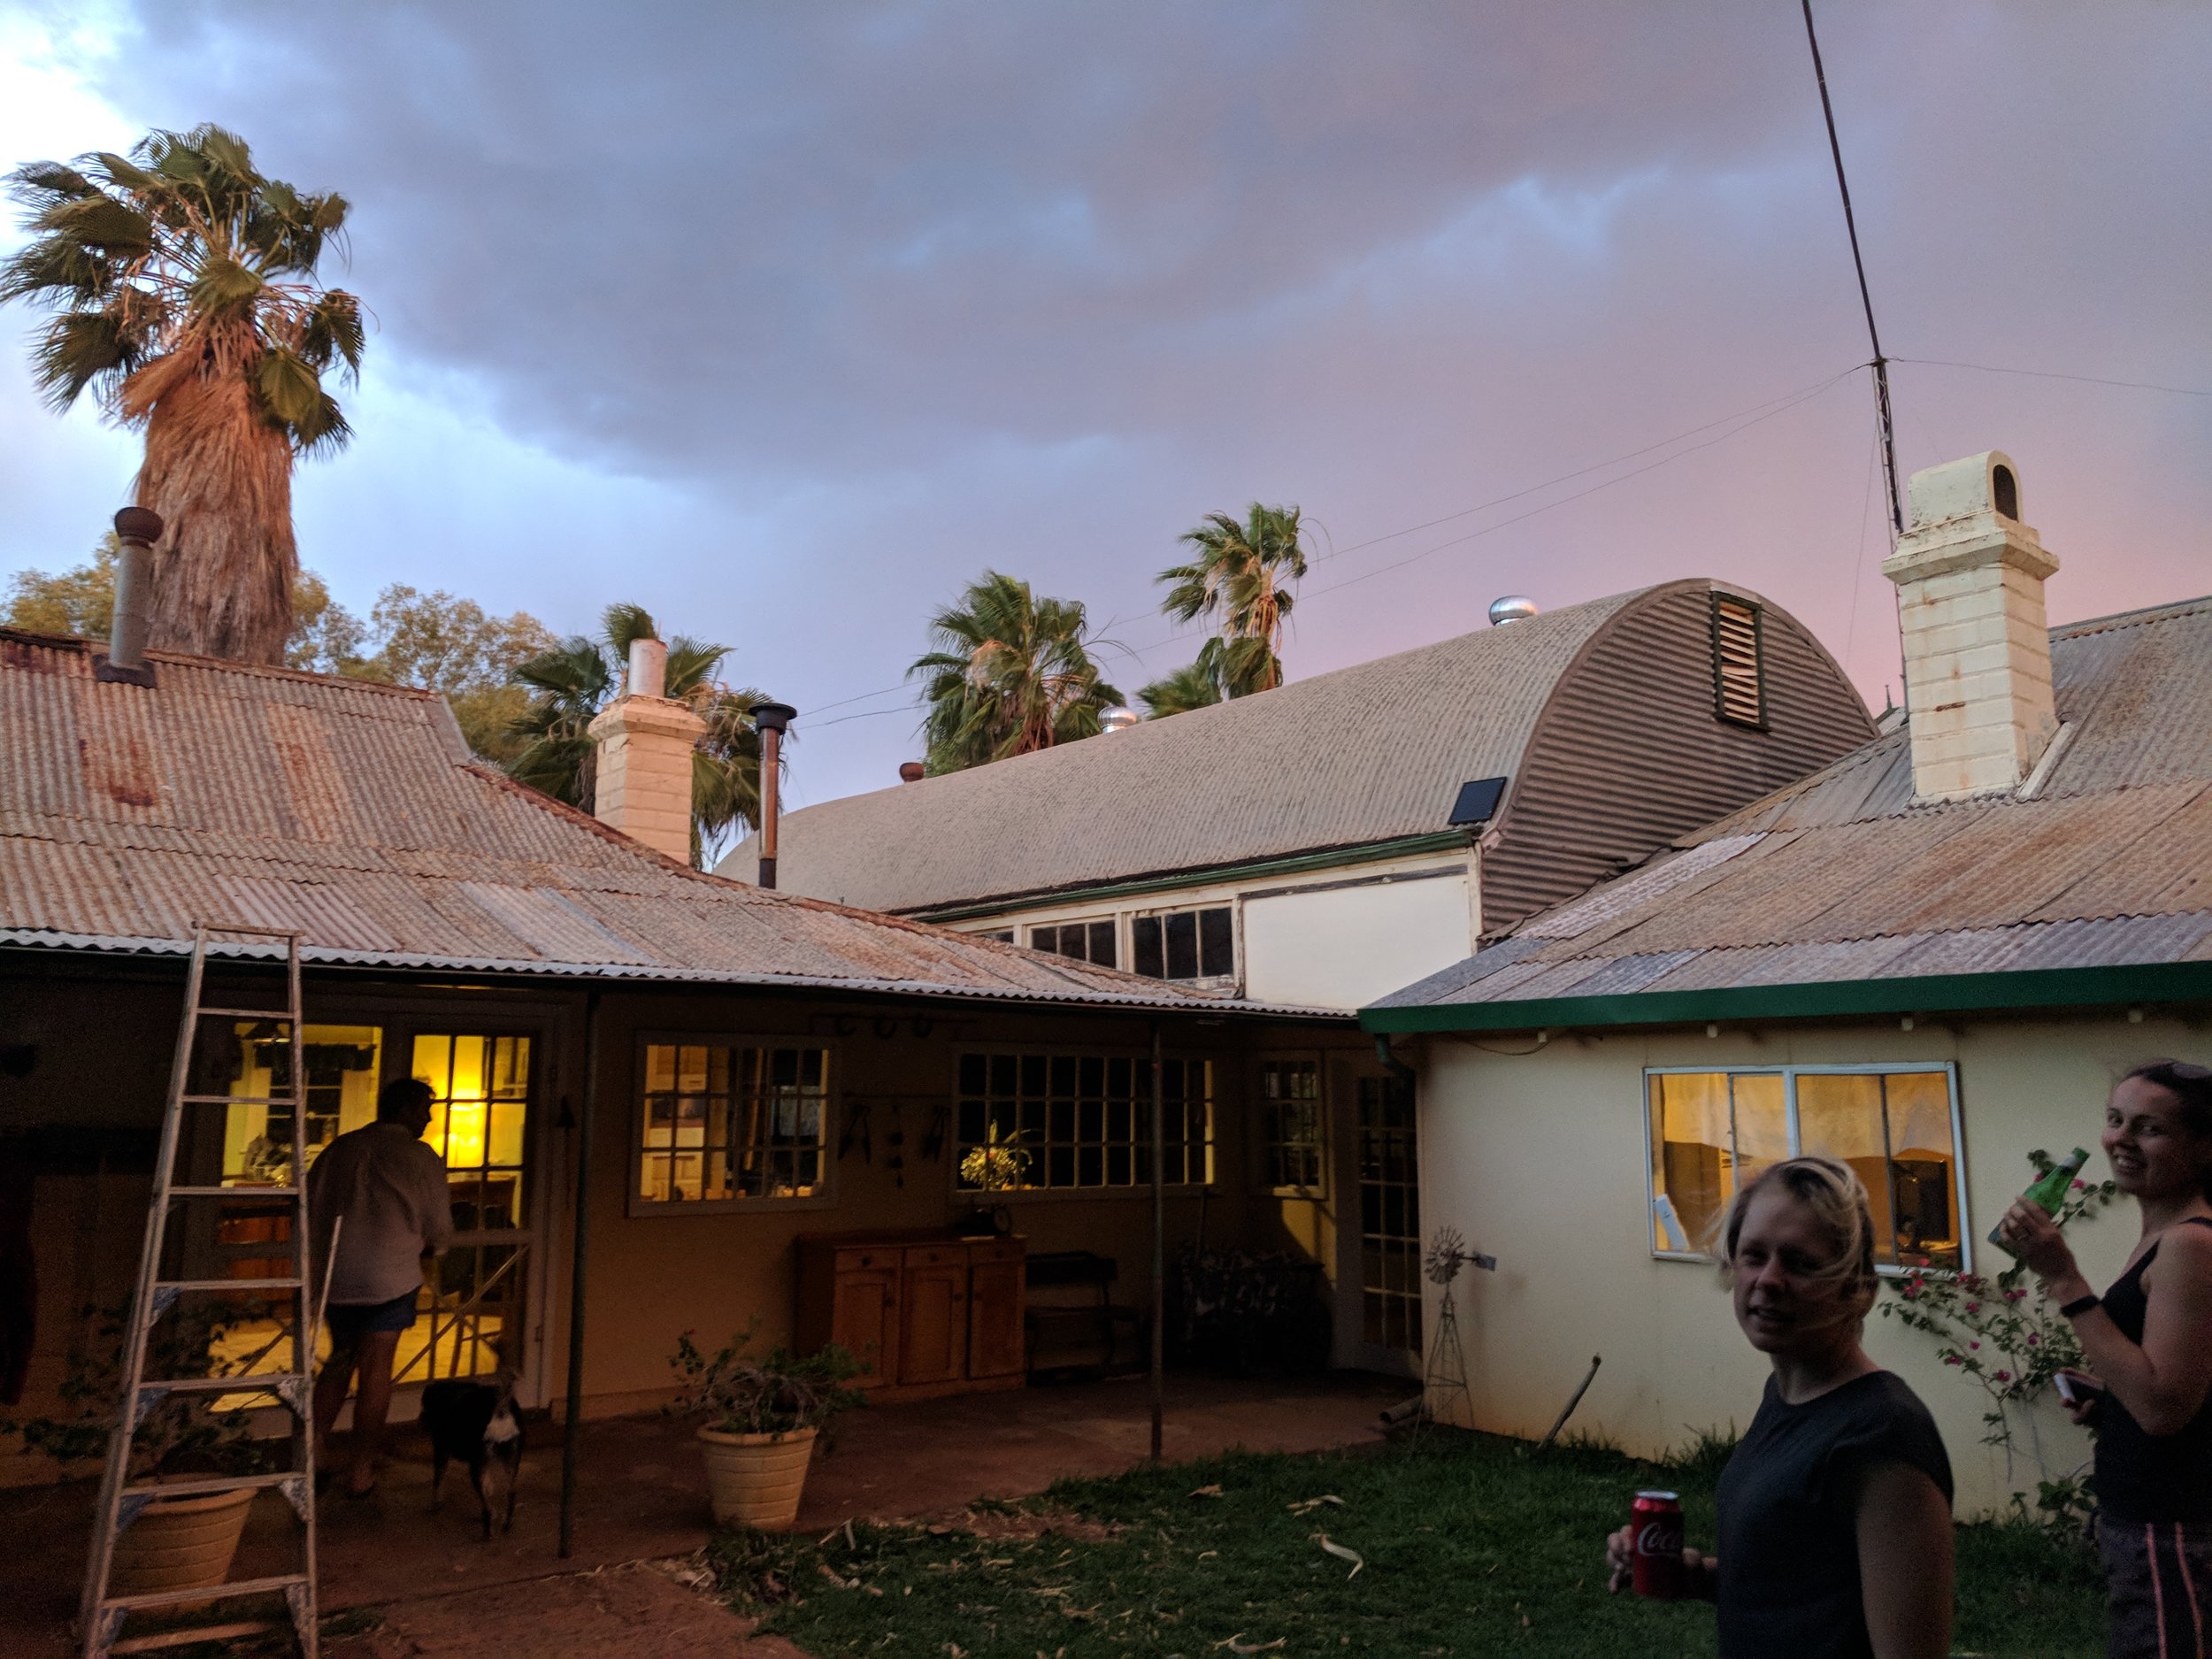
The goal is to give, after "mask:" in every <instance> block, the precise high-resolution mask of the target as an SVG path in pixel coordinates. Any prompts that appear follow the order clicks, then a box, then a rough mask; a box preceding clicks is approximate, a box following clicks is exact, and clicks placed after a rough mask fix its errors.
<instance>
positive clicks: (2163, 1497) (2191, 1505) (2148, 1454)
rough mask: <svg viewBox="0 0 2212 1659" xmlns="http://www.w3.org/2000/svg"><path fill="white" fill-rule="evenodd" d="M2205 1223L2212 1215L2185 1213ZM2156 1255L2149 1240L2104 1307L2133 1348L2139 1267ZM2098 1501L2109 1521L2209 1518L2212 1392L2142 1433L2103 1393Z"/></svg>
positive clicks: (2142, 1308) (2143, 1304)
mask: <svg viewBox="0 0 2212 1659" xmlns="http://www.w3.org/2000/svg"><path fill="white" fill-rule="evenodd" d="M2190 1222H2193V1223H2195V1224H2196V1225H2200V1226H2206V1227H2212V1217H2208V1216H2191V1217H2188V1218H2187V1221H2186V1222H2185V1223H2183V1225H2188V1223H2190ZM2157 1254H2158V1246H2157V1245H2156V1244H2153V1245H2152V1246H2151V1248H2149V1249H2147V1250H2146V1251H2144V1252H2143V1259H2142V1260H2141V1261H2139V1262H2138V1263H2136V1264H2135V1265H2134V1266H2133V1267H2131V1268H2130V1269H2128V1271H2126V1272H2124V1273H2123V1274H2121V1275H2120V1277H2119V1278H2118V1279H2115V1280H2113V1282H2112V1288H2111V1289H2110V1290H2108V1291H2107V1292H2105V1294H2104V1310H2105V1312H2106V1314H2107V1315H2108V1316H2109V1317H2110V1318H2111V1320H2112V1323H2113V1324H2114V1325H2117V1326H2119V1327H2120V1334H2121V1335H2123V1336H2124V1337H2126V1338H2127V1340H2129V1341H2131V1342H2133V1343H2135V1344H2137V1345H2138V1346H2140V1345H2141V1343H2142V1340H2143V1316H2144V1315H2145V1314H2146V1313H2147V1312H2148V1311H2149V1309H2150V1297H2149V1296H2148V1295H2147V1294H2145V1293H2144V1290H2143V1270H2144V1269H2145V1268H2147V1267H2148V1266H2149V1265H2150V1264H2151V1261H2152V1258H2153V1257H2154V1256H2157ZM2097 1506H2098V1508H2100V1509H2102V1510H2103V1511H2104V1512H2105V1514H2107V1515H2108V1516H2110V1517H2112V1518H2113V1519H2114V1520H2116V1521H2124V1522H2129V1523H2136V1524H2139V1523H2141V1522H2144V1521H2161V1522H2163V1521H2212V1399H2208V1400H2207V1401H2206V1402H2204V1404H2202V1405H2201V1406H2199V1407H2198V1408H2197V1415H2196V1416H2195V1417H2192V1418H2190V1419H2189V1421H2188V1423H2187V1425H2185V1426H2184V1427H2183V1428H2182V1430H2181V1431H2180V1432H2178V1433H2176V1434H2146V1433H2145V1432H2143V1425H2141V1424H2139V1423H2138V1422H2137V1421H2136V1420H2135V1419H2134V1418H2133V1417H2131V1416H2129V1415H2128V1409H2127V1408H2126V1407H2125V1406H2124V1405H2122V1404H2121V1403H2120V1401H2119V1397H2118V1396H2117V1395H2116V1394H2112V1393H2110V1392H2109V1391H2108V1392H2107V1393H2106V1394H2105V1396H2104V1403H2103V1407H2102V1409H2101V1410H2100V1412H2099V1414H2098V1423H2097Z"/></svg>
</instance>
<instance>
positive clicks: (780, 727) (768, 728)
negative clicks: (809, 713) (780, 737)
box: [745, 703, 799, 732]
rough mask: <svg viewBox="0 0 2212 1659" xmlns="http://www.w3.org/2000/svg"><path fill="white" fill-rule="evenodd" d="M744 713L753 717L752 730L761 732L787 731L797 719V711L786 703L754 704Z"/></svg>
mask: <svg viewBox="0 0 2212 1659" xmlns="http://www.w3.org/2000/svg"><path fill="white" fill-rule="evenodd" d="M745 712H746V713H748V714H749V715H751V716H752V717H753V727H754V729H755V730H756V731H761V732H782V731H787V730H788V729H789V728H790V726H791V723H792V721H794V720H795V719H797V718H799V711H798V710H796V709H795V708H793V707H792V706H791V705H790V704H789V703H755V704H754V705H753V706H752V707H751V708H749V709H748V710H745Z"/></svg>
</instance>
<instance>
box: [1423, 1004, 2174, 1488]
mask: <svg viewBox="0 0 2212 1659" xmlns="http://www.w3.org/2000/svg"><path fill="white" fill-rule="evenodd" d="M1480 1041H1481V1043H1482V1046H1481V1047H1477V1046H1475V1043H1474V1041H1472V1040H1467V1039H1459V1038H1454V1037H1439V1036H1431V1037H1426V1038H1424V1039H1421V1040H1420V1047H1419V1064H1420V1067H1421V1072H1422V1077H1421V1085H1420V1093H1419V1101H1420V1133H1421V1164H1422V1168H1421V1176H1422V1194H1421V1206H1422V1215H1423V1218H1424V1221H1425V1224H1426V1225H1427V1227H1428V1228H1429V1229H1430V1230H1431V1231H1433V1230H1434V1229H1435V1228H1436V1227H1438V1226H1440V1225H1445V1224H1451V1225H1456V1226H1458V1227H1460V1228H1461V1229H1463V1231H1464V1232H1465V1233H1466V1234H1467V1236H1468V1238H1469V1239H1470V1240H1471V1241H1472V1242H1473V1244H1474V1247H1475V1248H1478V1249H1481V1250H1486V1251H1490V1252H1493V1253H1494V1254H1495V1255H1496V1256H1497V1257H1498V1271H1497V1272H1496V1273H1495V1274H1488V1273H1479V1274H1473V1275H1471V1276H1469V1278H1467V1279H1462V1280H1461V1282H1460V1286H1459V1294H1460V1318H1461V1328H1462V1331H1463V1333H1464V1335H1465V1339H1466V1348H1467V1367H1468V1379H1469V1384H1470V1386H1471V1391H1472V1394H1473V1398H1474V1402H1475V1416H1476V1424H1477V1425H1478V1426H1479V1427H1482V1428H1486V1429H1491V1430H1495V1431H1499V1432H1505V1433H1509V1434H1517V1435H1525V1436H1536V1435H1540V1434H1541V1433H1542V1432H1544V1430H1545V1429H1546V1428H1547V1427H1548V1426H1549V1425H1550V1422H1551V1419H1552V1418H1553V1417H1555V1415H1556V1414H1557V1412H1558V1410H1559V1408H1560V1407H1561V1406H1562V1405H1563V1404H1564V1403H1565V1402H1566V1399H1567V1396H1568V1395H1569V1394H1571V1393H1572V1392H1573V1389H1574V1386H1575V1385H1576V1384H1577V1383H1578V1381H1580V1379H1581V1378H1582V1374H1583V1372H1584V1371H1585V1369H1586V1367H1587V1366H1588V1364H1589V1363H1590V1356H1592V1355H1593V1354H1601V1355H1602V1356H1604V1360H1605V1363H1604V1365H1603V1367H1602V1368H1601V1370H1600V1371H1599V1373H1598V1377H1597V1380H1596V1382H1595V1383H1594V1385H1593V1386H1592V1387H1591V1389H1590V1392H1589V1394H1588V1395H1587V1397H1586V1399H1585V1400H1584V1401H1583V1403H1582V1405H1581V1407H1580V1409H1578V1412H1577V1413H1576V1416H1575V1418H1574V1423H1573V1426H1574V1427H1575V1428H1578V1429H1580V1430H1583V1431H1586V1432H1594V1433H1604V1434H1608V1435H1610V1436H1612V1437H1613V1438H1615V1439H1616V1440H1618V1441H1619V1442H1620V1443H1621V1444H1622V1445H1623V1446H1624V1447H1625V1448H1628V1449H1630V1450H1632V1451H1635V1452H1640V1453H1652V1452H1657V1451H1660V1450H1663V1449H1664V1448H1667V1447H1669V1446H1673V1445H1678V1444H1680V1443H1681V1442H1682V1441H1683V1440H1686V1439H1687V1438H1688V1437H1689V1436H1690V1434H1691V1433H1693V1432H1695V1431H1697V1430H1700V1429H1705V1428H1710V1427H1719V1428H1722V1429H1726V1428H1727V1427H1728V1426H1729V1425H1731V1424H1732V1425H1734V1426H1735V1427H1736V1428H1738V1429H1743V1428H1746V1427H1747V1426H1748V1425H1749V1424H1750V1421H1751V1417H1752V1414H1753V1413H1754V1412H1755V1410H1756V1409H1758V1404H1759V1398H1760V1392H1761V1389H1762V1387H1763V1384H1764V1380H1765V1376H1766V1367H1765V1363H1764V1362H1763V1361H1762V1360H1761V1359H1760V1358H1759V1356H1757V1355H1756V1354H1755V1353H1754V1352H1753V1351H1752V1350H1751V1348H1749V1347H1748V1346H1747V1344H1746V1343H1745V1341H1744V1340H1743V1338H1742V1336H1741V1334H1740V1333H1739V1332H1738V1331H1737V1329H1736V1325H1735V1322H1734V1319H1733V1318H1732V1316H1731V1314H1730V1311H1729V1306H1728V1299H1727V1296H1726V1294H1725V1292H1724V1290H1723V1289H1722V1287H1721V1286H1720V1284H1719V1281H1718V1279H1717V1274H1716V1273H1715V1272H1714V1271H1713V1270H1712V1269H1711V1268H1710V1267H1709V1266H1706V1265H1703V1264H1701V1263H1689V1262H1681V1261H1661V1260H1656V1259H1655V1258H1654V1257H1653V1256H1652V1255H1651V1247H1650V1233H1649V1225H1648V1223H1647V1220H1646V1215H1647V1203H1648V1197H1647V1193H1648V1187H1647V1174H1646V1169H1645V1156H1646V1155H1645V1133H1644V1124H1643V1113H1644V1101H1643V1068H1645V1067H1646V1066H1661V1065H1664V1066H1707V1065H1709V1066H1711V1067H1713V1068H1714V1069H1716V1070H1719V1069H1723V1068H1726V1067H1730V1066H1761V1065H1780V1064H1854V1063H1860V1062H1869V1061H1892V1062H1894V1061H1926V1062H1944V1061H1955V1062H1956V1063H1957V1064H1958V1068H1959V1087H1960V1100H1961V1116H1962V1121H1963V1125H1964V1140H1965V1144H1964V1147H1963V1148H1962V1153H1963V1156H1964V1159H1965V1165H1966V1178H1967V1184H1968V1206H1967V1215H1966V1217H1965V1219H1966V1228H1967V1236H1968V1237H1969V1238H1970V1239H1973V1240H1976V1241H1977V1242H1978V1243H1979V1248H1978V1251H1977V1252H1976V1255H1975V1257H1974V1264H1975V1265H1976V1266H1977V1267H1978V1268H1979V1269H1981V1270H1983V1271H1996V1270H1997V1269H1998V1268H1999V1267H2001V1266H2002V1265H2004V1264H2005V1263H2006V1260H2007V1258H2005V1257H2004V1256H2003V1255H2002V1253H2001V1252H2000V1251H1998V1250H1996V1249H1995V1248H1993V1247H1991V1246H1989V1245H1987V1244H1985V1243H1980V1240H1982V1238H1983V1235H1985V1234H1986V1233H1987V1232H1988V1231H1989V1229H1990V1227H1991V1226H1992V1225H1994V1224H1995V1221H1996V1219H1997V1217H1999V1216H2000V1215H2001V1214H2002V1213H2003V1211H2004V1209H2005V1207H2006V1206H2007V1205H2008V1203H2010V1202H2011V1201H2012V1199H2013V1197H2014V1195H2015V1194H2016V1193H2017V1192H2018V1191H2019V1190H2020V1188H2021V1187H2023V1186H2024V1185H2025V1184H2026V1181H2027V1179H2029V1176H2030V1169H2029V1165H2028V1162H2027V1153H2028V1151H2029V1149H2030V1148H2034V1147H2043V1148H2048V1149H2050V1150H2052V1151H2054V1152H2056V1153H2063V1152H2064V1151H2065V1150H2066V1149H2067V1148H2070V1147H2073V1146H2077V1145H2079V1146H2085V1147H2087V1148H2090V1149H2091V1152H2092V1155H2093V1156H2092V1162H2091V1165H2090V1170H2091V1173H2092V1174H2093V1175H2098V1176H2100V1177H2101V1175H2102V1173H2104V1172H2105V1171H2104V1162H2103V1158H2102V1155H2101V1153H2099V1152H2098V1151H2097V1134H2098V1131H2099V1128H2100V1126H2101V1110H2102V1107H2103V1103H2104V1097H2105V1095H2106V1094H2107V1092H2108V1089H2109V1088H2110V1086H2111V1083H2112V1081H2113V1079H2115V1078H2116V1077H2117V1076H2118V1075H2119V1074H2120V1073H2121V1072H2123V1071H2125V1070H2126V1069H2127V1068H2128V1067H2129V1066H2131V1065H2133V1064H2139V1063H2140V1062H2141V1061H2143V1060H2145V1059H2147V1058H2153V1057H2158V1056H2177V1057H2180V1058H2184V1059H2190V1060H2196V1061H2200V1062H2202V1061H2212V1035H2208V1033H2206V1032H2205V1031H2203V1030H2202V1029H2197V1030H2191V1029H2189V1028H2187V1027H2185V1026H2184V1025H2181V1024H2180V1023H2178V1022H2175V1021H2162V1020H2159V1019H2151V1020H2147V1021H2146V1022H2145V1023H2143V1024H2140V1025H2131V1024H2129V1023H2128V1022H2126V1021H2125V1020H2124V1019H2108V1020H2106V1019H2098V1020H2092V1019H2086V1018H2085V1019H2078V1020H2049V1021H2043V1022H2035V1023H2031V1022H2028V1021H2019V1022H2009V1023H2008V1022H1998V1021H1987V1022H1983V1023H1978V1024H1974V1025H1961V1026H1958V1027H1955V1028H1946V1027H1944V1026H1940V1025H1927V1024H1923V1025H1921V1026H1920V1027H1919V1028H1918V1029H1917V1030H1915V1031H1912V1032H1904V1031H1901V1030H1900V1029H1899V1028H1898V1027H1897V1025H1894V1024H1891V1025H1881V1026H1865V1027H1824V1028H1803V1029H1796V1030H1786V1029H1769V1030H1765V1031H1763V1032H1753V1031H1749V1030H1743V1029H1724V1030H1723V1032H1722V1033H1721V1034H1720V1035H1719V1036H1718V1037H1717V1038H1707V1037H1705V1036H1704V1035H1703V1034H1702V1033H1661V1034H1644V1033H1612V1034H1608V1035H1604V1036H1597V1035H1590V1036H1587V1037H1584V1038H1579V1039H1578V1038H1577V1037H1574V1036H1571V1035H1570V1036H1562V1037H1556V1038H1554V1039H1553V1040H1552V1041H1551V1042H1549V1043H1548V1045H1545V1046H1543V1047H1541V1048H1535V1049H1534V1051H1533V1052H1515V1051H1516V1050H1529V1049H1531V1048H1532V1044H1533V1039H1532V1037H1529V1036H1525V1035H1517V1034H1516V1035H1504V1036H1499V1037H1490V1036H1487V1035H1486V1036H1484V1037H1482V1038H1481V1040H1480ZM1400 1046H1401V1050H1402V1051H1405V1050H1406V1049H1409V1048H1411V1047H1412V1046H1413V1045H1412V1044H1410V1043H1409V1042H1407V1041H1404V1040H1402V1041H1401V1045H1400ZM2136 1236H2137V1224H2136V1218H2135V1215H2134V1212H2133V1210H2132V1207H2131V1206H2130V1205H2128V1204H2127V1203H2125V1202H2122V1203H2121V1204H2120V1205H2117V1206H2116V1207H2115V1208H2113V1209H2112V1210H2109V1211H2108V1212H2107V1213H2106V1214H2105V1215H2103V1216H2102V1217H2098V1218H2097V1219H2095V1220H2094V1221H2092V1222H2089V1223H2087V1224H2085V1225H2082V1226H2081V1227H2080V1228H2079V1229H2078V1238H2077V1240H2076V1241H2075V1242H2076V1248H2077V1249H2078V1252H2079V1254H2080V1257H2081V1261H2082V1264H2083V1268H2084V1270H2085V1271H2086V1272H2087V1273H2088V1275H2089V1277H2090V1279H2092V1281H2093V1282H2094V1283H2097V1284H2100V1285H2101V1284H2104V1283H2106V1282H2108V1280H2109V1279H2111V1278H2113V1277H2114V1276H2115V1275H2116V1273H2117V1271H2119V1270H2120V1268H2121V1267H2122V1266H2123V1265H2124V1262H2125V1258H2126V1256H2127V1252H2128V1249H2129V1248H2130V1247H2131V1244H2132V1243H2133V1242H2134V1240H2135V1238H2136ZM1434 1294H1435V1293H1434V1292H1432V1293H1431V1295H1432V1297H1433V1295H1434ZM1433 1316H1434V1309H1433V1307H1432V1309H1431V1323H1432V1325H1433ZM1867 1347H1868V1349H1869V1350H1870V1352H1871V1353H1872V1354H1873V1355H1874V1356H1875V1357H1876V1358H1877V1359H1878V1360H1879V1361H1880V1362H1881V1363H1883V1364H1885V1365H1886V1366H1889V1367H1891V1368H1892V1369H1893V1370H1895V1371H1897V1372H1898V1373H1899V1374H1900V1375H1901V1376H1902V1377H1903V1378H1905V1379H1906V1380H1907V1381H1909V1383H1910V1384H1911V1385H1912V1386H1913V1387H1914V1388H1915V1389H1916V1391H1917V1392H1918V1393H1919V1394H1920V1396H1921V1398H1922V1399H1923V1400H1924V1401H1925V1402H1927V1404H1928V1406H1929V1409H1931V1410H1932V1411H1933V1412H1934V1414H1935V1417H1936V1420H1937V1422H1938V1424H1939V1425H1940V1426H1941V1428H1942V1431H1943V1437H1944V1441H1945V1444H1946V1445H1947V1448H1948V1449H1949V1452H1950V1456H1951V1462H1952V1467H1953V1470H1954V1471H1955V1475H1956V1478H1957V1483H1958V1504H1959V1511H1960V1513H1961V1514H1962V1515H1973V1514H1978V1513H1982V1512H1985V1511H1988V1510H1990V1509H1997V1508H2001V1507H2002V1506H2003V1505H2004V1503H2005V1502H2006V1501H2007V1498H2008V1494H2011V1493H2012V1492H2014V1491H2020V1490H2025V1491H2029V1492H2032V1491H2033V1489H2034V1485H2035V1482H2036V1480H2037V1479H2040V1478H2043V1477H2044V1474H2045V1471H2049V1472H2050V1473H2054V1474H2055V1473H2064V1472H2068V1471H2070V1470H2071V1469H2073V1467H2074V1466H2075V1465H2077V1464H2078V1463H2080V1462H2082V1461H2083V1460H2085V1459H2086V1458H2087V1456H2088V1455H2089V1447H2088V1441H2087V1438H2086V1436H2085V1435H2084V1434H2083V1433H2082V1432H2080V1431H2078V1430H2077V1429H2075V1428H2073V1427H2072V1426H2071V1425H2069V1424H2068V1423H2067V1422H2066V1421H2065V1418H2064V1417H2063V1415H2062V1413H2060V1412H2059V1411H2058V1410H2057V1409H2056V1407H2055V1402H2048V1401H2046V1402H2042V1404H2041V1405H2040V1407H2039V1409H2037V1410H2036V1411H2035V1412H2034V1413H2032V1416H2031V1417H2029V1419H2028V1421H2027V1422H2026V1423H2025V1425H2024V1426H2023V1427H2022V1428H2021V1429H2019V1430H2018V1431H2016V1436H2015V1438H2016V1441H2017V1443H2018V1445H2019V1447H2020V1448H2022V1450H2023V1452H2024V1454H2025V1455H2023V1456H2017V1457H2016V1459H2015V1460H2014V1462H2013V1464H2012V1466H2011V1467H2009V1468H2008V1467H2007V1466H2006V1460H2005V1459H2004V1457H2003V1456H2002V1455H2000V1454H1999V1453H1998V1452H1996V1451H1995V1450H1994V1449H1993V1448H1989V1447H1985V1446H1983V1445H1982V1444H1980V1440H1981V1436H1982V1434H1983V1432H1985V1431H1984V1426H1983V1424H1982V1422H1981V1415H1982V1412H1983V1410H1984V1409H1985V1404H1986V1402H1985V1397H1984V1395H1983V1394H1981V1392H1980V1390H1979V1389H1978V1388H1977V1387H1976V1386H1974V1385H1973V1384H1972V1383H1971V1382H1970V1380H1969V1379H1966V1378H1964V1377H1962V1376H1961V1375H1960V1374H1959V1373H1958V1372H1957V1371H1954V1370H1950V1369H1947V1368H1946V1367H1945V1366H1943V1365H1941V1364H1939V1363H1937V1361H1936V1359H1935V1357H1934V1345H1933V1343H1932V1340H1930V1339H1928V1338H1926V1337H1924V1336H1923V1335H1921V1334H1919V1333H1915V1332H1910V1331H1907V1330H1905V1329H1904V1328H1902V1327H1901V1326H1900V1325H1896V1324H1895V1323H1894V1322H1893V1321H1892V1320H1889V1319H1886V1318H1883V1317H1878V1316H1877V1317H1870V1319H1869V1320H1868V1322H1867Z"/></svg>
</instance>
